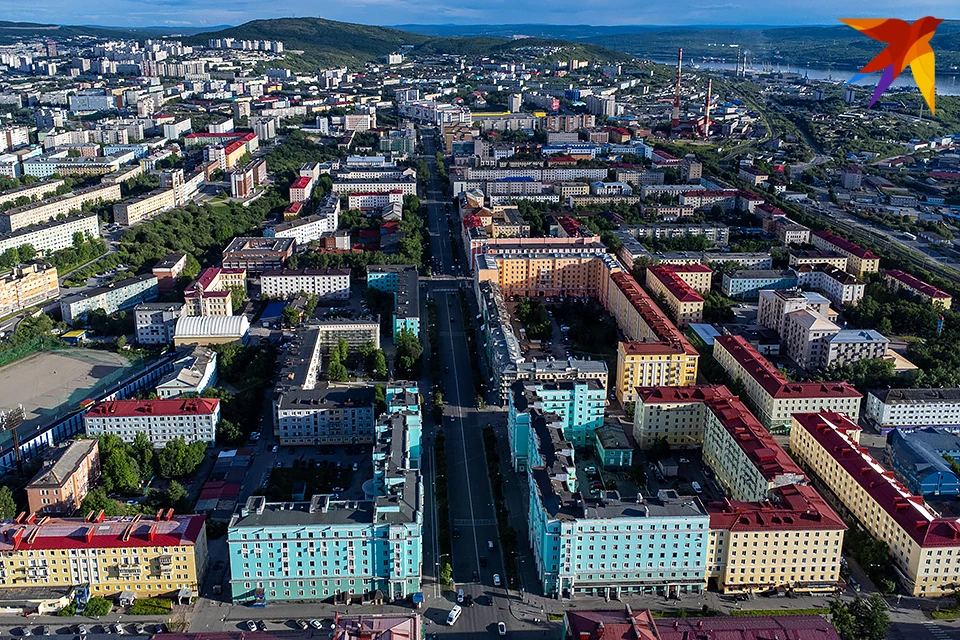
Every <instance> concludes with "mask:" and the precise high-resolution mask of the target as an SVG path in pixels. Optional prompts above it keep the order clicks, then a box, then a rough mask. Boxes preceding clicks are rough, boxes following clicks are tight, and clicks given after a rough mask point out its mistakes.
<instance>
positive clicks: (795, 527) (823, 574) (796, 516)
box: [707, 484, 847, 594]
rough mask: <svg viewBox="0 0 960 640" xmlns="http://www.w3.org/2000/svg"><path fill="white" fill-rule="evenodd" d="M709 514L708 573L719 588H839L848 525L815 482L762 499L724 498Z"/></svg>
mask: <svg viewBox="0 0 960 640" xmlns="http://www.w3.org/2000/svg"><path fill="white" fill-rule="evenodd" d="M707 513H708V514H709V515H710V540H709V546H708V550H707V577H708V579H710V580H711V581H713V580H715V581H716V583H717V586H718V588H719V590H720V592H721V593H750V592H756V593H764V592H769V591H770V590H772V589H789V590H790V591H793V592H801V593H824V594H829V593H834V592H836V590H837V587H838V586H839V585H840V583H841V580H840V564H841V563H840V560H841V555H842V548H843V535H844V531H845V530H846V528H847V527H846V525H845V524H844V522H843V520H842V519H841V518H840V517H839V516H838V515H837V514H836V513H835V512H834V511H833V509H831V508H830V506H829V505H828V504H827V502H826V500H824V499H823V498H822V497H821V496H820V494H818V493H817V492H816V490H815V489H814V488H813V487H810V486H805V485H796V484H794V485H787V486H783V487H778V488H776V489H773V490H772V491H771V496H770V499H769V500H764V501H762V502H742V501H735V500H729V499H724V500H723V501H722V502H720V503H713V504H710V505H708V506H707Z"/></svg>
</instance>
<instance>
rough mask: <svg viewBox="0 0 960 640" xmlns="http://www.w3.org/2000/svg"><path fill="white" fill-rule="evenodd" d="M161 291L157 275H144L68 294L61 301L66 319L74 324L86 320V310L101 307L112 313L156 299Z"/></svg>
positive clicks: (107, 312)
mask: <svg viewBox="0 0 960 640" xmlns="http://www.w3.org/2000/svg"><path fill="white" fill-rule="evenodd" d="M158 293H159V289H158V287H157V277H156V276H154V275H151V274H144V275H140V276H136V277H134V278H128V279H126V280H121V281H120V282H114V283H111V284H108V285H106V286H103V287H97V288H95V289H90V290H88V291H84V292H83V293H77V294H74V295H72V296H67V297H66V298H64V299H62V300H61V301H60V313H61V315H62V317H63V321H64V322H66V323H67V324H72V323H73V322H74V321H76V320H85V319H86V317H87V313H88V312H90V311H93V310H94V309H102V310H103V311H104V312H105V313H106V314H107V315H110V314H112V313H115V312H117V311H120V310H122V309H129V308H130V307H133V306H136V305H138V304H140V303H141V302H149V301H151V300H156V299H157V295H158Z"/></svg>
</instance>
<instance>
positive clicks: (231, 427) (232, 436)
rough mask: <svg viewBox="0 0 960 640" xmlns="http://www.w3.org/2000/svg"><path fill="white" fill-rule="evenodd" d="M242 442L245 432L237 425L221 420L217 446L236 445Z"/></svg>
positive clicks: (218, 427) (218, 428)
mask: <svg viewBox="0 0 960 640" xmlns="http://www.w3.org/2000/svg"><path fill="white" fill-rule="evenodd" d="M242 440H243V432H242V431H240V427H238V426H237V425H236V424H235V423H233V422H231V421H229V420H221V421H220V424H219V425H217V444H219V445H228V444H236V443H238V442H241V441H242Z"/></svg>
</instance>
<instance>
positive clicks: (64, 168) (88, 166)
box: [23, 153, 133, 197]
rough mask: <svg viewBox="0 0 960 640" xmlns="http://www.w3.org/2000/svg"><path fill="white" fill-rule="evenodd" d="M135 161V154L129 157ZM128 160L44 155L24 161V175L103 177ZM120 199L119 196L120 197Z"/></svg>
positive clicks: (119, 157)
mask: <svg viewBox="0 0 960 640" xmlns="http://www.w3.org/2000/svg"><path fill="white" fill-rule="evenodd" d="M127 157H128V158H129V160H133V154H132V153H130V154H128V156H127ZM125 161H126V160H125V159H124V157H123V156H121V155H114V156H106V157H101V156H96V157H82V158H68V157H67V156H66V155H62V156H61V155H56V156H50V155H42V156H36V157H33V158H27V159H26V160H24V161H23V173H24V174H26V175H28V176H34V177H35V178H49V177H50V176H52V175H54V174H59V175H61V176H102V175H106V174H108V173H113V172H114V171H117V170H118V169H119V168H120V165H121V164H123V163H124V162H125ZM118 197H119V196H118Z"/></svg>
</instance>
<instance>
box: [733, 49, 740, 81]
mask: <svg viewBox="0 0 960 640" xmlns="http://www.w3.org/2000/svg"><path fill="white" fill-rule="evenodd" d="M733 75H734V77H737V78H739V77H740V47H737V68H736V70H734V72H733Z"/></svg>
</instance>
